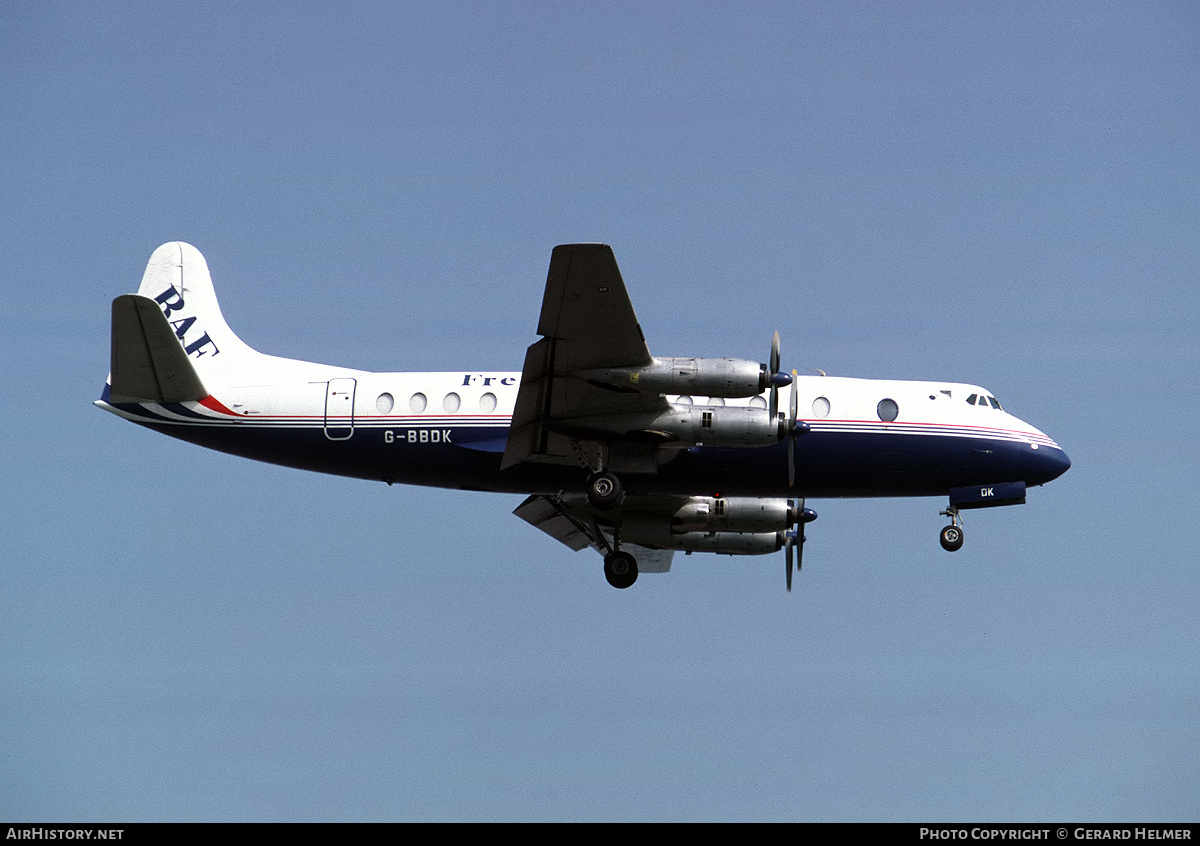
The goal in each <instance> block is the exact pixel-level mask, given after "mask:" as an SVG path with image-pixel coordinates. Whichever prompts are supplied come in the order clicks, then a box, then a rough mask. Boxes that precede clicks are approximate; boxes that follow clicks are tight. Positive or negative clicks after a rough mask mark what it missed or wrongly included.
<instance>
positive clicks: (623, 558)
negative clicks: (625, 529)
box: [604, 552, 638, 589]
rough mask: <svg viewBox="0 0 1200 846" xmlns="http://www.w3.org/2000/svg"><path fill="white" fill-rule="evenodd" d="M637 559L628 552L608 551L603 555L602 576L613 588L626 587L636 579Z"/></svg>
mask: <svg viewBox="0 0 1200 846" xmlns="http://www.w3.org/2000/svg"><path fill="white" fill-rule="evenodd" d="M637 577H638V568H637V559H636V558H634V557H633V556H632V555H630V554H629V553H628V552H610V553H609V554H608V555H606V556H604V578H606V579H608V583H609V584H610V585H612V586H613V587H615V588H621V589H624V588H627V587H629V586H630V585H632V584H633V583H634V582H636V581H637Z"/></svg>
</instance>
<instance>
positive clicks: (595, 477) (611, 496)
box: [587, 473, 622, 511]
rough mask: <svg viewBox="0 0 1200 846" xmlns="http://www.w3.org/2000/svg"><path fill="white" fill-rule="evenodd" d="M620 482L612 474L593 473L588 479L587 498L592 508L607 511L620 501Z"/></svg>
mask: <svg viewBox="0 0 1200 846" xmlns="http://www.w3.org/2000/svg"><path fill="white" fill-rule="evenodd" d="M621 495H622V491H621V480H620V479H618V478H617V477H616V476H614V475H613V474H612V473H593V474H592V475H591V476H589V477H588V483H587V498H588V502H590V503H591V504H592V507H593V508H598V509H600V510H601V511H607V510H608V509H610V508H612V507H613V506H615V505H616V504H617V503H618V502H620V501H621Z"/></svg>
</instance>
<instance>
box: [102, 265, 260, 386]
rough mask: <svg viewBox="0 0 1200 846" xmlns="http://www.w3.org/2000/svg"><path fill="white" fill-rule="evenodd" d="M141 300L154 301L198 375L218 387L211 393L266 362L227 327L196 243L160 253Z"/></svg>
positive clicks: (140, 293)
mask: <svg viewBox="0 0 1200 846" xmlns="http://www.w3.org/2000/svg"><path fill="white" fill-rule="evenodd" d="M138 296H139V297H142V298H146V299H150V300H153V301H154V303H155V304H156V305H157V308H158V310H159V311H160V312H162V315H163V317H164V319H165V320H166V322H167V324H168V325H169V326H170V327H171V330H172V331H173V332H174V334H175V337H176V338H178V339H179V344H180V346H181V348H182V349H183V352H184V354H185V356H186V357H187V359H188V360H189V361H190V362H191V364H192V366H193V367H194V368H195V370H196V372H197V373H198V374H199V376H200V377H201V378H203V379H204V381H205V382H209V383H212V384H210V385H209V387H210V388H212V387H216V386H219V385H221V384H229V383H230V381H231V380H233V379H235V378H237V377H243V378H244V377H245V375H246V374H245V370H246V368H247V366H248V365H252V364H257V363H258V362H259V361H261V359H263V358H264V356H263V355H262V354H261V353H259V352H256V351H255V350H253V349H251V348H250V347H248V346H247V345H246V344H245V343H244V342H243V341H242V339H241V338H239V337H238V336H237V335H235V334H234V333H233V330H232V329H230V328H229V325H228V324H227V323H226V322H225V318H224V316H222V314H221V307H220V306H219V305H218V304H217V294H216V291H215V290H214V289H213V283H212V276H210V275H209V272H208V263H207V262H206V261H205V260H204V256H202V255H201V254H200V251H199V250H197V249H196V248H195V247H193V246H192V245H191V244H185V243H183V242H182V241H172V242H171V243H169V244H163V245H162V246H161V247H159V248H158V249H157V250H155V251H154V253H153V255H151V256H150V261H149V263H148V264H147V265H146V273H145V275H144V276H143V277H142V284H141V286H140V287H139V288H138ZM114 306H115V304H114ZM114 367H115V363H114Z"/></svg>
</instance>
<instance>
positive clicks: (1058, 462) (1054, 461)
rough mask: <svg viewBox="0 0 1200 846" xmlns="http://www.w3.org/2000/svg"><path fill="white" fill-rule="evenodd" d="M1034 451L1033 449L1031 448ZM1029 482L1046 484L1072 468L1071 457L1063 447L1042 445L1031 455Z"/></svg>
mask: <svg viewBox="0 0 1200 846" xmlns="http://www.w3.org/2000/svg"><path fill="white" fill-rule="evenodd" d="M1031 452H1032V450H1031ZM1030 459H1031V462H1030V471H1031V472H1030V478H1029V480H1028V484H1031V485H1044V484H1046V482H1050V481H1053V480H1054V479H1057V478H1058V477H1059V476H1061V475H1062V474H1063V473H1066V472H1067V471H1068V470H1070V469H1071V459H1069V458H1067V454H1066V453H1065V452H1063V451H1062V450H1061V449H1055V448H1054V447H1045V446H1043V447H1041V448H1039V449H1038V450H1037V451H1036V452H1034V453H1033V455H1031V456H1030Z"/></svg>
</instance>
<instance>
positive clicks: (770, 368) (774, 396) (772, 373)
mask: <svg viewBox="0 0 1200 846" xmlns="http://www.w3.org/2000/svg"><path fill="white" fill-rule="evenodd" d="M768 362H769V364H767V378H768V380H769V381H770V383H771V404H770V412H771V419H772V420H774V419H775V417H776V416H777V415H778V414H779V383H778V382H777V381H776V380H775V377H776V376H778V375H779V330H776V331H775V335H774V336H773V337H772V338H771V357H770V358H769V359H768Z"/></svg>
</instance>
